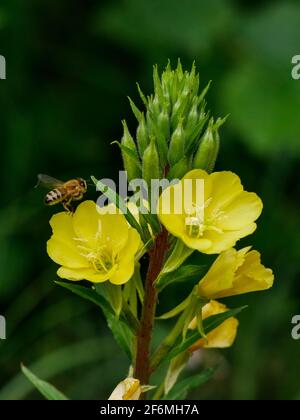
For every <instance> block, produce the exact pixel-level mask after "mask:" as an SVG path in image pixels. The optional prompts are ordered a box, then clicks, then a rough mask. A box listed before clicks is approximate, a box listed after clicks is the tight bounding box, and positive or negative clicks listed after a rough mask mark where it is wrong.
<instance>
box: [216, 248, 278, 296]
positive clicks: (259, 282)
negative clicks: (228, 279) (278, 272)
mask: <svg viewBox="0 0 300 420" xmlns="http://www.w3.org/2000/svg"><path fill="white" fill-rule="evenodd" d="M273 283H274V274H273V271H272V270H271V269H270V268H266V267H264V266H263V265H262V263H261V258H260V253H259V252H257V251H254V250H253V251H250V252H248V254H247V255H246V256H245V261H244V263H243V265H242V266H240V267H239V268H238V269H237V271H236V275H235V280H234V283H233V289H232V290H231V291H229V292H228V293H230V294H229V295H228V294H226V295H225V296H234V295H240V294H242V293H249V292H256V291H260V290H267V289H269V288H271V287H272V286H273ZM225 296H224V297H225Z"/></svg>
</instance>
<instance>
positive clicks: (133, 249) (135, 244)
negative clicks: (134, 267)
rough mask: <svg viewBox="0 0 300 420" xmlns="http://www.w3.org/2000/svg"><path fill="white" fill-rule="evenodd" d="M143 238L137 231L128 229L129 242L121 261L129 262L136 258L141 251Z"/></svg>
mask: <svg viewBox="0 0 300 420" xmlns="http://www.w3.org/2000/svg"><path fill="white" fill-rule="evenodd" d="M141 242H142V241H141V237H140V235H139V233H138V232H137V230H136V229H133V228H129V229H128V240H127V242H126V245H125V246H124V248H123V249H122V251H121V252H120V254H119V258H120V260H121V261H124V262H125V261H128V260H130V259H132V258H134V256H135V254H136V253H137V251H138V250H139V248H140V246H141Z"/></svg>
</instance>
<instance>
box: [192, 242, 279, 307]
mask: <svg viewBox="0 0 300 420" xmlns="http://www.w3.org/2000/svg"><path fill="white" fill-rule="evenodd" d="M250 248H251V247H246V248H243V249H241V250H239V251H237V250H236V249H234V248H232V249H229V250H227V251H224V252H222V253H221V254H220V255H219V256H218V258H217V259H216V260H215V262H214V263H213V265H212V266H211V268H210V269H209V271H208V272H207V274H206V275H205V276H204V277H203V279H202V280H201V281H200V283H199V294H200V296H202V297H205V298H208V299H219V298H223V297H227V296H234V295H240V294H243V293H249V292H256V291H259V290H266V289H269V288H270V287H272V285H273V282H274V275H273V272H272V270H271V269H270V268H266V267H264V266H263V265H262V264H261V261H260V253H259V252H258V251H250Z"/></svg>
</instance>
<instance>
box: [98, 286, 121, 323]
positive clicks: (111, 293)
mask: <svg viewBox="0 0 300 420" xmlns="http://www.w3.org/2000/svg"><path fill="white" fill-rule="evenodd" d="M95 289H96V292H97V294H99V295H100V296H102V297H103V298H104V299H105V300H107V301H108V302H109V303H110V306H111V307H112V308H113V310H114V312H115V315H116V317H117V318H119V317H120V314H121V311H122V301H123V296H122V287H121V286H120V285H116V284H112V283H110V282H109V281H107V282H104V283H100V284H97V285H95Z"/></svg>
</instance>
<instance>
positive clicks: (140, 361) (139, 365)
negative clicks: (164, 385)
mask: <svg viewBox="0 0 300 420" xmlns="http://www.w3.org/2000/svg"><path fill="white" fill-rule="evenodd" d="M167 249H168V232H167V231H166V229H165V228H163V230H162V231H161V233H160V234H159V235H158V236H157V238H156V240H155V244H154V247H153V248H152V250H151V251H150V252H149V256H150V261H149V267H148V272H147V277H146V284H145V297H144V302H143V309H142V316H141V322H140V329H139V331H138V334H137V352H136V363H135V378H137V379H139V380H140V383H141V384H142V385H148V384H149V380H150V376H151V369H150V350H151V338H152V330H153V324H154V317H155V310H156V302H157V291H156V288H155V286H154V282H155V280H156V278H157V276H158V275H159V273H160V271H161V269H162V267H163V263H164V258H165V254H166V251H167Z"/></svg>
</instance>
